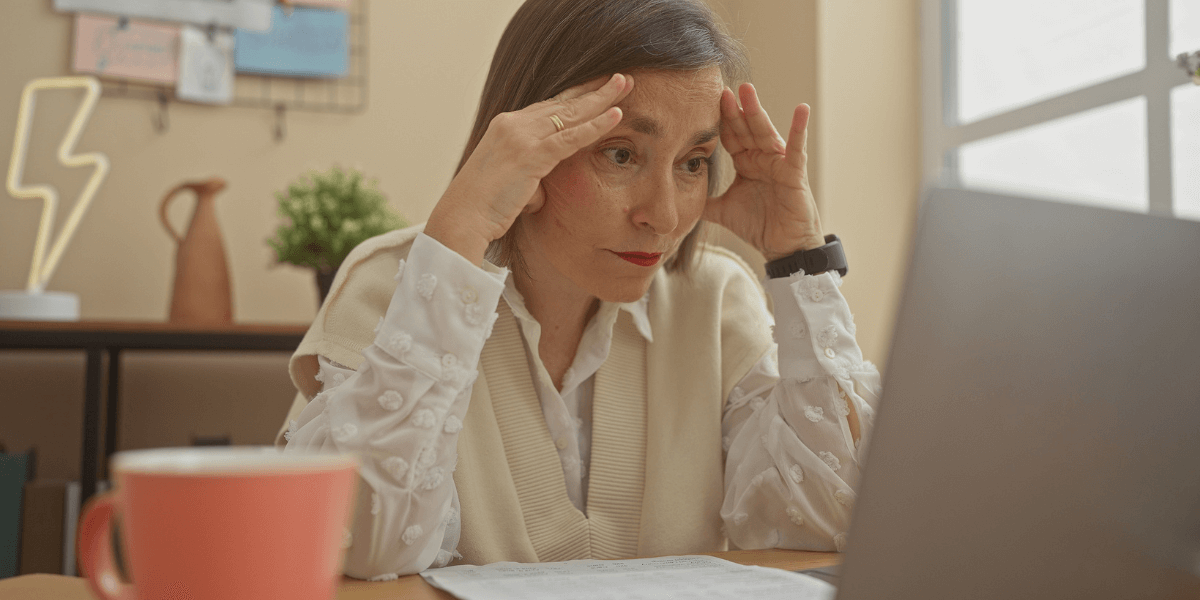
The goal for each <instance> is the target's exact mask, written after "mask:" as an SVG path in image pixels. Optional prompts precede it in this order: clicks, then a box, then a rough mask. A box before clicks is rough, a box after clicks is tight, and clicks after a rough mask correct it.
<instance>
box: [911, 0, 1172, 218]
mask: <svg viewBox="0 0 1200 600" xmlns="http://www.w3.org/2000/svg"><path fill="white" fill-rule="evenodd" d="M957 7H958V0H921V17H920V18H921V31H922V35H921V63H922V69H921V79H922V81H921V94H922V98H921V100H922V101H921V106H922V108H921V117H922V122H923V126H922V127H921V130H922V132H921V175H922V181H923V182H924V185H925V186H939V187H954V188H964V187H966V186H964V185H963V183H962V180H961V177H960V171H959V165H958V150H959V148H960V147H962V146H964V145H966V144H968V143H971V142H974V141H977V140H982V139H985V138H990V137H993V136H996V135H1000V134H1004V133H1008V132H1012V131H1017V130H1020V129H1024V128H1026V127H1031V126H1034V125H1038V124H1041V123H1045V122H1048V121H1053V120H1055V119H1059V118H1062V117H1068V116H1071V115H1075V114H1078V113H1081V112H1084V111H1087V110H1091V109H1093V108H1099V107H1101V106H1106V105H1109V104H1112V103H1115V102H1120V101H1122V100H1129V99H1132V98H1136V97H1138V96H1145V97H1146V120H1147V123H1146V126H1147V127H1146V143H1147V148H1146V151H1147V152H1146V159H1147V165H1146V168H1147V173H1146V175H1147V186H1148V188H1149V189H1147V194H1148V199H1149V213H1150V214H1153V215H1163V216H1173V215H1174V214H1175V213H1174V208H1173V205H1174V191H1173V189H1172V179H1171V178H1172V173H1171V170H1172V160H1171V159H1172V157H1171V90H1172V89H1173V88H1175V87H1178V86H1180V85H1182V84H1185V83H1191V79H1190V78H1189V77H1188V75H1187V73H1185V72H1184V70H1183V69H1181V68H1180V67H1179V65H1178V63H1177V61H1176V59H1174V58H1171V57H1169V51H1170V43H1171V21H1170V12H1169V11H1170V6H1169V0H1145V11H1146V13H1145V17H1146V18H1145V23H1146V32H1145V34H1146V35H1145V44H1146V48H1145V50H1146V65H1145V67H1144V68H1143V69H1142V70H1141V71H1137V72H1133V73H1129V74H1126V75H1122V76H1119V77H1116V78H1114V79H1109V80H1106V81H1102V82H1100V83H1096V84H1093V85H1089V86H1087V87H1084V88H1081V89H1077V90H1074V91H1070V92H1067V93H1064V94H1059V95H1057V96H1053V97H1050V98H1045V99H1042V100H1039V101H1036V102H1034V103H1032V104H1028V105H1024V106H1021V107H1018V108H1014V109H1010V110H1006V111H1004V112H1000V113H996V114H992V115H989V116H986V117H983V118H981V119H979V120H977V121H972V122H970V123H965V124H964V123H960V122H958V110H957V108H958V106H957V97H958V81H957V80H958V78H957V73H958V68H957V67H958V64H957V62H958V59H957V50H958V48H957V44H956V41H957V38H958V36H957V31H956V28H957V18H956V17H957Z"/></svg>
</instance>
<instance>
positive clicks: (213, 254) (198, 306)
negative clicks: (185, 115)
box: [158, 177, 233, 325]
mask: <svg viewBox="0 0 1200 600" xmlns="http://www.w3.org/2000/svg"><path fill="white" fill-rule="evenodd" d="M223 189H225V180H223V179H221V178H219V177H213V178H211V179H207V180H204V181H189V182H184V183H181V184H179V185H178V186H176V187H175V188H174V189H172V190H171V191H169V192H167V195H166V196H164V197H163V199H162V204H161V205H160V206H159V211H158V212H159V217H160V218H161V219H162V223H163V227H166V229H167V233H169V234H170V235H171V237H172V238H174V239H175V242H176V243H177V244H178V246H177V248H176V250H175V286H174V292H173V293H172V295H171V312H170V321H171V322H172V323H180V324H189V325H228V324H230V323H232V322H233V297H232V292H231V286H230V284H229V264H228V262H227V261H226V260H225V245H224V243H223V242H222V241H221V229H220V226H219V225H218V224H217V211H216V207H215V205H214V200H215V198H216V195H217V193H218V192H220V191H221V190H223ZM183 190H191V191H193V192H195V194H196V208H195V211H194V212H193V213H192V222H191V224H190V225H188V229H187V234H186V235H184V236H182V237H181V236H180V235H179V233H178V232H176V231H175V228H173V227H172V226H171V222H170V221H169V220H168V219H167V207H168V206H169V205H170V203H171V200H173V199H174V198H175V197H176V196H177V195H178V194H179V193H180V192H182V191H183Z"/></svg>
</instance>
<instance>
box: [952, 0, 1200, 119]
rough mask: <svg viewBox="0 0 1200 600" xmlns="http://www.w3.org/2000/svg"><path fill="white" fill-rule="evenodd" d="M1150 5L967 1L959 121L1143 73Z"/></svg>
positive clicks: (962, 10)
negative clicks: (1147, 6) (1147, 14)
mask: <svg viewBox="0 0 1200 600" xmlns="http://www.w3.org/2000/svg"><path fill="white" fill-rule="evenodd" d="M1144 1H1145V0H1005V1H1003V2H1000V1H997V0H959V1H958V4H957V12H958V46H957V48H958V90H957V91H958V115H957V116H958V120H959V122H961V123H969V122H972V121H976V120H979V119H980V118H983V117H986V116H990V115H993V114H995V113H998V112H1003V111H1006V110H1011V109H1013V108H1017V107H1020V106H1025V105H1028V104H1032V103H1034V102H1037V101H1039V100H1044V99H1046V98H1049V97H1052V96H1057V95H1060V94H1063V93H1066V92H1070V91H1074V90H1077V89H1080V88H1084V87H1087V86H1089V85H1093V84H1096V83H1100V82H1102V81H1106V80H1109V79H1113V78H1116V77H1119V76H1121V75H1125V74H1128V73H1134V72H1137V71H1140V70H1142V69H1143V68H1144V67H1145V64H1146V48H1145V36H1146V32H1145V29H1146V26H1145V22H1146V15H1145V5H1144ZM1173 2H1174V3H1175V4H1188V5H1191V6H1195V5H1196V4H1198V3H1200V0H1173ZM1172 6H1173V5H1172ZM1182 26H1183V25H1181V27H1182ZM1189 26H1190V27H1191V30H1190V32H1191V33H1192V34H1200V27H1195V26H1194V25H1189Z"/></svg>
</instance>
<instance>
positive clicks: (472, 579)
mask: <svg viewBox="0 0 1200 600" xmlns="http://www.w3.org/2000/svg"><path fill="white" fill-rule="evenodd" d="M421 576H422V577H424V578H425V581H427V582H429V584H430V585H432V586H434V587H436V588H439V589H442V590H445V591H446V592H449V593H451V594H453V595H454V596H456V597H458V598H461V599H462V600H551V599H553V600H559V599H561V598H572V599H573V600H607V599H609V598H613V599H616V598H620V599H622V600H626V599H628V600H636V599H642V598H645V599H650V598H653V599H655V600H659V599H666V598H680V599H683V598H687V599H689V600H692V599H695V600H718V599H722V598H729V599H731V600H732V599H737V600H742V599H744V598H754V600H776V599H778V600H784V599H787V600H829V599H832V598H833V596H834V593H835V592H836V588H835V587H833V586H832V585H830V584H828V583H826V582H824V581H821V580H819V579H816V578H814V577H809V576H807V575H800V574H797V573H791V572H789V571H783V570H780V569H771V568H767V567H748V566H744V565H739V564H737V563H732V562H729V561H727V560H723V559H720V558H716V557H712V556H667V557H662V558H637V559H630V560H572V561H567V562H556V563H534V564H522V563H511V562H502V563H492V564H490V565H484V566H482V567H476V566H472V565H460V566H457V567H446V568H442V569H430V570H428V571H425V572H424V573H421Z"/></svg>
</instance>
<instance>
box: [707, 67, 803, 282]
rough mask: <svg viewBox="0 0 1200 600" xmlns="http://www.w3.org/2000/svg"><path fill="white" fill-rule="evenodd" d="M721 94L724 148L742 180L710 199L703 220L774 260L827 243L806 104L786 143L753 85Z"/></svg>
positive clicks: (798, 112) (799, 108)
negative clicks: (811, 171)
mask: <svg viewBox="0 0 1200 600" xmlns="http://www.w3.org/2000/svg"><path fill="white" fill-rule="evenodd" d="M738 94H739V95H740V96H741V101H742V102H741V107H738V101H737V99H735V98H734V95H733V91H731V90H729V89H728V88H726V89H725V91H724V92H722V93H721V121H722V122H721V144H722V145H723V146H725V149H726V150H727V151H728V152H729V154H730V155H731V156H732V157H733V165H734V168H735V169H736V170H737V177H736V178H735V179H734V181H733V184H732V185H730V186H729V189H728V190H726V191H725V193H724V194H722V195H720V196H717V197H713V198H709V199H708V204H707V205H706V206H705V208H704V219H705V220H706V221H711V222H713V223H718V224H720V225H723V226H725V227H726V228H727V229H729V230H730V231H732V232H734V233H735V234H737V235H738V236H739V237H741V238H742V239H743V240H745V241H746V242H748V243H749V244H751V245H752V246H754V247H755V248H757V249H758V251H759V252H762V253H763V256H765V257H766V259H767V260H774V259H776V258H781V257H784V256H787V255H789V254H792V253H794V252H796V251H797V250H809V249H812V248H816V247H818V246H821V245H823V244H825V238H824V236H823V235H822V232H821V219H820V216H819V215H818V214H817V203H816V200H815V199H813V194H812V188H811V186H809V183H808V148H807V142H808V115H809V107H808V105H807V104H801V105H800V106H797V107H796V111H795V113H794V114H793V115H792V128H791V131H789V132H788V139H787V142H786V143H785V142H784V141H783V138H782V137H780V135H779V132H778V131H776V130H775V126H774V125H772V124H771V119H770V117H768V116H767V113H766V111H764V110H763V108H762V105H761V104H759V102H758V94H757V93H756V92H755V90H754V86H752V85H750V84H749V83H743V84H742V85H741V86H740V87H739V88H738Z"/></svg>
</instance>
